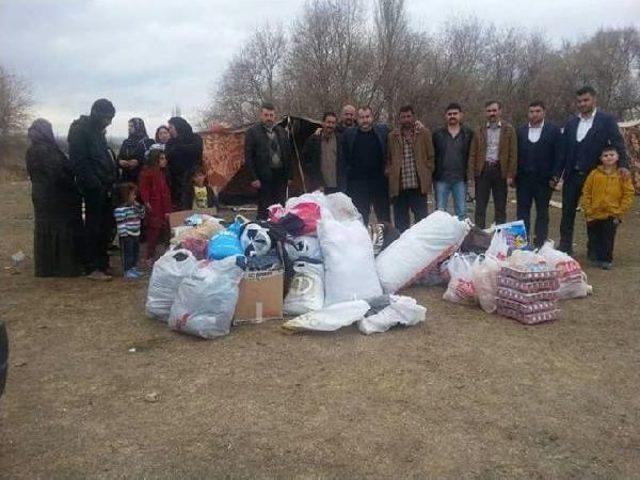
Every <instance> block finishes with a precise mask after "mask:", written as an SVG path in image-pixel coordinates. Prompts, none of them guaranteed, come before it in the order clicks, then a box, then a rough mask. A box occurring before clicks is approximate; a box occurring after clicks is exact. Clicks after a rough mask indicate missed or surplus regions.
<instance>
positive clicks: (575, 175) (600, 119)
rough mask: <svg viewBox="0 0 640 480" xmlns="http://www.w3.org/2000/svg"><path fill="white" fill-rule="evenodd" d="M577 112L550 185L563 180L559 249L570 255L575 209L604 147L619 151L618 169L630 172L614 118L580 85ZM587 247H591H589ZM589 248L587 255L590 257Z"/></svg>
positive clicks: (586, 88)
mask: <svg viewBox="0 0 640 480" xmlns="http://www.w3.org/2000/svg"><path fill="white" fill-rule="evenodd" d="M576 97H577V100H576V104H577V107H578V112H579V115H578V116H576V117H573V118H571V119H570V120H569V121H568V122H567V124H566V126H565V128H564V133H563V139H564V141H563V144H564V147H563V148H564V161H563V162H561V164H560V165H559V166H558V167H557V168H556V171H555V174H554V178H553V179H552V182H551V183H552V185H555V184H557V183H558V181H559V180H560V178H562V179H563V181H564V183H563V187H562V220H561V222H560V245H559V247H558V248H559V249H560V250H562V251H563V252H567V253H568V254H570V255H571V254H573V224H574V222H575V219H576V208H577V207H578V202H579V201H580V196H581V195H582V185H583V184H584V181H585V180H586V178H587V175H589V173H590V172H591V171H592V170H593V169H594V168H596V167H597V166H598V162H599V159H600V154H601V153H602V150H603V149H604V148H605V147H608V146H613V147H615V148H616V149H617V150H618V152H620V160H619V163H618V165H619V166H620V172H621V173H622V174H623V176H625V177H626V176H628V175H630V172H629V162H628V159H627V155H626V152H625V146H624V140H623V139H622V135H621V134H620V130H618V124H617V123H616V120H615V118H613V116H611V115H609V114H608V113H604V112H602V111H600V110H598V109H597V108H596V91H595V90H594V89H593V88H592V87H582V88H581V89H580V90H578V91H577V92H576ZM588 250H590V249H589V248H588ZM592 253H593V252H591V251H588V255H589V256H592Z"/></svg>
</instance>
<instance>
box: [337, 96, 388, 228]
mask: <svg viewBox="0 0 640 480" xmlns="http://www.w3.org/2000/svg"><path fill="white" fill-rule="evenodd" d="M388 136H389V128H388V127H387V126H386V125H382V124H378V123H376V124H374V123H373V112H372V110H371V107H369V106H365V107H360V108H359V109H358V126H357V127H351V128H348V129H347V130H346V131H345V132H344V134H343V138H342V151H343V153H344V164H345V168H346V176H347V192H348V194H349V196H350V197H351V200H353V204H354V205H355V207H356V208H357V209H358V211H359V212H360V214H361V215H362V219H363V220H364V223H365V225H368V224H369V213H370V211H371V207H372V206H373V209H374V210H375V213H376V217H377V220H378V222H389V220H390V217H391V215H390V208H389V193H388V185H387V179H386V178H385V165H386V158H387V139H388Z"/></svg>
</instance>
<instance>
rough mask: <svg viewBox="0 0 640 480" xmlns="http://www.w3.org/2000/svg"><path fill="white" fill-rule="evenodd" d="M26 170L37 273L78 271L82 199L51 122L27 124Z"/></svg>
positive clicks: (70, 274)
mask: <svg viewBox="0 0 640 480" xmlns="http://www.w3.org/2000/svg"><path fill="white" fill-rule="evenodd" d="M28 137H29V140H30V141H31V146H30V147H29V149H28V150H27V155H26V162H27V171H28V172H29V177H30V178H31V198H32V200H33V210H34V216H35V229H34V239H33V251H34V255H33V256H34V260H35V274H36V276H37V277H74V276H78V275H80V274H81V273H82V272H81V254H80V252H81V247H82V200H81V197H80V193H79V192H78V189H77V187H76V183H75V176H74V173H73V166H72V165H71V162H70V160H69V158H68V157H67V156H66V155H65V154H64V153H63V152H62V150H60V147H58V144H57V143H56V140H55V138H54V136H53V130H52V128H51V123H49V122H48V121H47V120H44V119H42V118H39V119H38V120H36V121H35V122H33V124H32V125H31V127H29V131H28Z"/></svg>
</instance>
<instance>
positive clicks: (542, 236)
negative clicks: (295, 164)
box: [245, 87, 629, 253]
mask: <svg viewBox="0 0 640 480" xmlns="http://www.w3.org/2000/svg"><path fill="white" fill-rule="evenodd" d="M576 106H577V110H578V115H576V116H575V117H573V118H571V119H570V120H569V122H568V123H567V124H566V125H565V127H564V129H563V130H561V129H560V128H559V127H558V126H556V125H554V124H552V123H551V122H549V121H547V119H546V118H545V105H544V103H543V102H542V101H534V102H531V103H530V104H529V108H528V122H527V124H525V125H523V126H521V127H519V128H518V129H517V130H516V129H515V128H514V127H513V126H512V125H510V124H509V123H508V122H506V121H504V120H503V119H502V105H501V104H500V102H499V101H495V100H491V101H488V102H486V103H485V122H483V123H482V125H481V126H480V127H479V128H477V129H475V130H474V131H472V130H471V129H470V128H468V127H467V126H466V125H465V124H464V122H463V116H464V114H463V111H462V108H461V106H460V105H459V104H456V103H452V104H450V105H449V106H447V108H446V111H445V125H444V126H442V127H441V128H439V129H437V130H436V131H435V132H433V134H432V133H431V131H430V130H429V129H428V128H426V127H425V126H424V125H422V124H421V123H420V122H419V121H417V119H416V116H415V113H414V110H413V108H412V107H411V106H409V105H407V106H404V107H402V108H401V109H400V112H399V117H398V127H397V128H395V129H393V130H390V129H389V128H388V127H387V126H386V125H384V124H381V123H376V122H374V118H373V112H372V110H371V108H370V107H366V106H365V107H361V108H359V109H357V110H356V109H355V108H354V107H353V106H351V105H347V106H345V107H344V108H343V110H342V114H341V118H340V119H338V115H336V114H335V113H333V112H326V113H325V114H324V115H323V119H322V127H321V128H319V129H318V131H317V132H316V133H315V134H314V135H311V136H310V137H309V139H308V140H307V141H306V144H305V146H304V149H303V151H302V159H301V160H302V164H303V169H304V172H305V175H306V179H307V183H308V185H309V186H310V188H312V189H317V188H320V189H323V190H324V191H325V192H327V193H331V192H336V191H342V192H344V193H347V194H348V195H349V196H350V197H351V198H352V200H353V202H354V205H355V206H356V208H358V210H359V211H360V213H361V214H362V217H363V219H364V221H365V222H366V223H368V221H369V214H370V210H371V208H372V207H373V210H374V211H375V214H376V217H377V219H378V220H379V221H386V222H389V221H390V220H391V209H390V206H391V205H393V213H394V223H395V225H396V227H397V228H398V229H399V230H400V231H403V230H405V229H407V228H409V226H410V212H411V213H412V214H413V217H414V220H415V221H419V220H420V219H422V218H424V217H425V216H426V215H427V213H428V212H427V195H428V194H429V192H431V191H432V189H434V190H435V194H436V205H437V208H439V209H441V210H446V209H447V203H448V199H449V196H450V195H453V200H454V209H455V213H456V215H458V217H459V218H464V217H466V197H467V186H468V183H469V182H470V181H471V180H472V179H473V180H474V182H475V199H476V208H475V223H476V225H477V226H478V227H480V228H485V227H486V212H487V206H488V203H489V200H490V198H491V197H493V202H494V211H495V223H497V224H499V223H504V222H505V221H506V220H507V214H506V208H507V194H508V189H509V188H510V187H511V188H515V189H516V198H517V217H518V219H522V220H524V222H525V224H526V226H527V231H530V217H531V209H532V207H533V205H534V204H535V207H536V220H535V224H534V228H533V231H532V233H533V235H532V239H533V242H532V243H533V245H534V246H540V245H542V244H543V243H544V241H545V240H546V239H547V236H548V230H549V201H550V199H551V195H552V193H553V190H554V189H556V188H557V187H558V185H559V184H560V183H562V184H563V187H562V220H561V227H560V243H559V248H560V249H561V250H563V251H565V252H567V253H573V230H574V222H575V216H576V209H577V207H578V202H579V200H580V196H581V192H582V186H583V183H584V181H585V179H586V177H587V175H588V174H589V173H590V172H591V171H592V170H593V169H594V168H596V167H597V165H598V163H599V157H600V154H601V153H602V150H603V149H604V148H605V147H609V146H613V147H615V148H616V150H617V151H618V152H619V157H620V161H619V166H620V169H621V172H622V174H623V175H629V170H628V159H627V156H626V154H625V147H624V141H623V139H622V136H621V134H620V132H619V130H618V126H617V123H616V121H615V119H614V118H613V116H611V115H609V114H607V113H605V112H602V111H601V110H599V109H598V108H597V97H596V92H595V90H594V89H593V88H591V87H583V88H581V89H579V90H578V91H577V92H576ZM291 153H292V149H291V145H290V143H289V139H288V138H287V133H286V131H285V130H284V129H282V128H281V127H279V126H277V125H275V109H274V107H273V105H271V104H265V105H263V108H262V111H261V121H260V123H259V124H257V125H255V126H253V127H252V128H251V129H249V131H248V132H247V135H246V141H245V160H246V163H247V165H248V166H249V171H250V172H251V175H252V176H253V179H252V186H254V187H255V188H257V189H258V192H259V202H258V217H259V218H266V216H267V207H268V206H269V205H271V204H273V203H282V202H284V201H285V199H286V198H285V197H286V187H287V184H288V183H289V182H290V181H291V178H292V173H293V170H292V168H291Z"/></svg>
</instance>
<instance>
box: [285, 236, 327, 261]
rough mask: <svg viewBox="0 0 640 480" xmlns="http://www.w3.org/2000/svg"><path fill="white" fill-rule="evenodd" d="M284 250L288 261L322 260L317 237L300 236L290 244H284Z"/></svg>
mask: <svg viewBox="0 0 640 480" xmlns="http://www.w3.org/2000/svg"><path fill="white" fill-rule="evenodd" d="M284 249H285V250H286V252H287V256H288V257H289V259H290V260H293V261H295V260H298V259H300V258H310V259H312V260H322V251H321V250H320V242H319V241H318V238H317V237H312V236H311V235H301V236H299V237H295V238H294V239H293V240H292V243H285V244H284Z"/></svg>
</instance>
